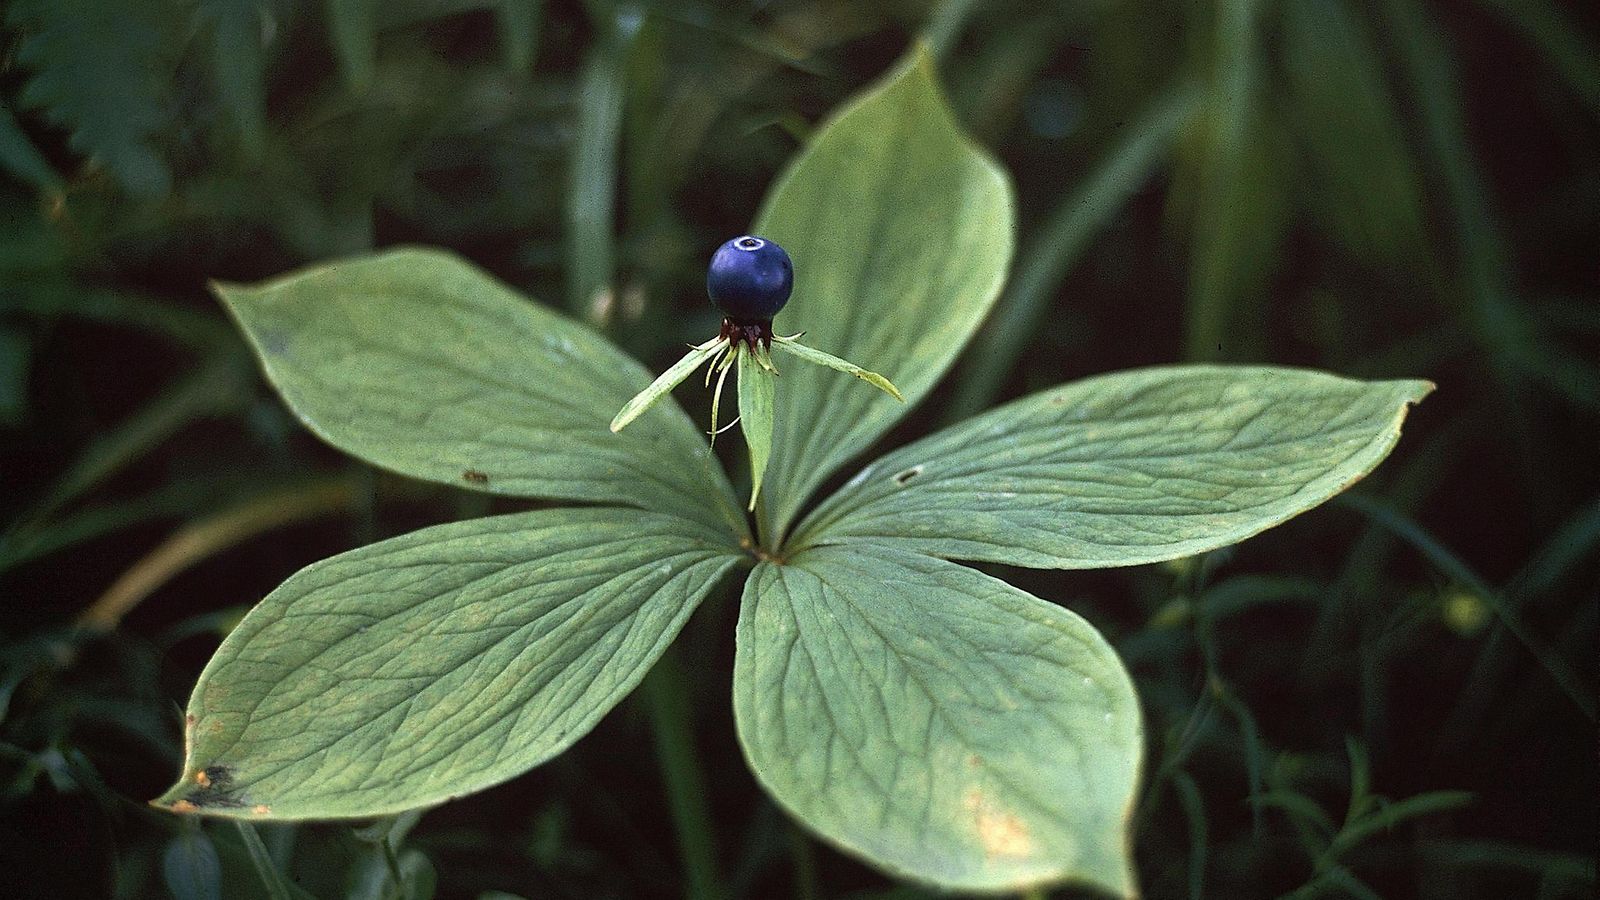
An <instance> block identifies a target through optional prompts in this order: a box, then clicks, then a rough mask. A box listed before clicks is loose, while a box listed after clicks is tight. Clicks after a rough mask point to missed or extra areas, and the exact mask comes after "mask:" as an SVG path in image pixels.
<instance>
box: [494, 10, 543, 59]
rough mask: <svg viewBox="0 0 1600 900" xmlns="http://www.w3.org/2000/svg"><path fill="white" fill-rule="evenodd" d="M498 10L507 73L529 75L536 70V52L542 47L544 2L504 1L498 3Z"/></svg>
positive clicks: (497, 18) (501, 44)
mask: <svg viewBox="0 0 1600 900" xmlns="http://www.w3.org/2000/svg"><path fill="white" fill-rule="evenodd" d="M494 11H495V23H496V26H497V31H496V33H497V34H499V36H500V52H501V54H502V55H503V56H504V57H505V62H506V71H507V72H509V73H511V74H513V75H527V74H529V72H530V70H532V69H533V57H534V52H535V51H536V50H537V49H538V46H539V20H540V18H541V17H542V15H543V13H544V2H543V0H500V2H498V3H496V4H495V7H494Z"/></svg>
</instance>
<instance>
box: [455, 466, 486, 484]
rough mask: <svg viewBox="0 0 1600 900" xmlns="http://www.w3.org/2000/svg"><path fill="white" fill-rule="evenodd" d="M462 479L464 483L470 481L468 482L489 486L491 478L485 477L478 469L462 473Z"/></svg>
mask: <svg viewBox="0 0 1600 900" xmlns="http://www.w3.org/2000/svg"><path fill="white" fill-rule="evenodd" d="M461 478H462V479H463V480H464V481H468V482H470V483H472V484H488V483H489V476H488V475H485V474H484V473H482V472H479V471H478V470H477V469H468V470H466V471H465V472H462V473H461Z"/></svg>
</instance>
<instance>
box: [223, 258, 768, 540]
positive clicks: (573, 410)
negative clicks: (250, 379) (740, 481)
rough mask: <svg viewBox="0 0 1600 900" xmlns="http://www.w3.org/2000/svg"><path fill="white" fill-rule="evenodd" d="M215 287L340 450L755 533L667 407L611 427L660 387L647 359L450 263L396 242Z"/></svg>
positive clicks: (463, 480) (682, 420) (282, 385)
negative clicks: (647, 391) (272, 276)
mask: <svg viewBox="0 0 1600 900" xmlns="http://www.w3.org/2000/svg"><path fill="white" fill-rule="evenodd" d="M217 292H218V294H219V295H220V296H221V297H222V299H223V301H224V302H225V303H226V304H227V305H228V308H229V310H230V311H232V312H233V314H234V316H235V318H237V319H238V321H239V325H240V327H242V328H243V329H244V331H245V333H246V335H247V336H248V337H249V338H250V342H251V344H252V345H253V346H254V347H255V349H256V352H257V353H258V354H259V355H260V357H261V361H262V365H263V367H264V368H265V369H266V372H267V375H268V377H269V378H270V379H271V380H272V383H273V385H274V386H276V387H277V388H278V390H279V392H280V393H282V395H283V397H284V400H285V401H286V402H287V403H288V404H289V406H290V407H291V408H293V409H294V411H295V413H296V414H297V415H298V416H299V417H300V418H301V420H302V421H304V422H305V423H306V425H307V427H309V428H311V430H313V431H315V432H316V433H317V434H318V435H320V436H321V437H322V438H323V439H324V440H326V441H328V442H329V443H331V444H333V445H334V446H336V447H338V448H340V449H341V450H344V451H346V452H348V453H352V454H354V455H356V456H359V457H361V458H363V459H366V460H368V461H370V462H373V463H375V464H377V465H379V466H383V467H384V468H387V469H392V470H394V471H396V472H399V473H401V474H404V475H410V476H412V477H414V478H424V479H427V480H429V481H437V482H441V483H444V484H453V485H456V486H458V487H464V488H469V489H475V490H482V491H488V492H490V493H497V494H512V495H516V496H524V497H550V498H556V499H563V500H583V501H591V502H603V503H620V504H624V505H628V506H641V507H644V508H646V509H653V510H656V511H658V512H670V513H678V514H681V515H684V516H687V517H690V518H694V519H696V520H697V521H701V522H704V523H706V524H709V525H711V526H713V527H717V528H721V529H723V530H724V531H731V532H732V533H735V534H741V535H742V534H743V533H744V529H745V524H744V514H743V512H742V511H741V509H740V504H739V502H738V500H737V499H736V498H735V495H734V492H733V487H732V486H731V485H729V484H728V480H727V478H726V476H724V475H723V474H722V471H721V468H720V467H719V466H718V465H717V462H716V459H715V457H713V456H712V454H711V451H710V448H708V447H707V446H706V442H705V439H704V437H703V436H702V435H701V434H700V432H699V430H698V429H697V428H695V426H694V424H693V423H692V422H690V421H689V418H688V417H687V416H685V415H684V414H683V411H682V410H681V409H679V408H678V407H677V405H676V404H674V403H672V402H671V400H670V398H662V401H661V402H660V403H658V404H657V405H656V406H655V407H654V408H652V409H651V410H650V411H649V412H646V413H645V414H644V415H642V416H641V417H640V418H639V420H638V421H637V422H634V423H633V425H632V426H630V427H629V428H628V429H627V430H626V431H624V432H622V433H621V434H612V433H611V431H610V428H609V425H610V422H611V418H612V416H613V415H614V414H615V413H616V412H617V410H619V409H621V408H622V406H623V404H625V403H626V402H627V401H628V400H629V398H631V397H633V396H634V395H635V394H637V393H638V392H639V391H640V390H642V389H643V388H644V387H645V386H646V385H648V384H649V383H650V375H649V373H648V372H646V371H645V369H644V368H643V367H642V366H640V365H639V364H638V363H637V362H634V361H633V360H632V359H631V358H629V357H628V356H626V355H624V354H623V353H622V352H620V351H619V350H617V349H616V348H615V347H613V346H612V345H611V344H610V343H609V342H607V341H606V340H605V339H604V338H602V337H600V336H599V335H597V334H595V333H594V332H593V331H591V330H590V329H588V328H585V327H583V326H581V325H579V324H577V323H575V322H572V321H570V320H568V319H566V318H564V317H562V316H559V315H557V314H555V313H553V312H551V311H549V310H547V309H545V308H543V307H541V306H539V305H537V304H535V303H531V302H529V301H528V300H526V299H524V298H523V297H521V296H519V295H517V294H516V293H514V292H513V291H511V290H510V289H508V288H506V287H505V286H504V285H502V284H500V283H499V282H497V281H495V280H494V279H492V278H490V277H489V276H487V275H485V274H484V273H483V272H481V271H479V270H478V269H476V268H474V267H473V266H471V265H470V264H468V263H466V262H464V261H462V260H461V259H459V258H457V257H455V256H453V255H451V254H449V253H445V252H442V251H436V250H420V249H405V250H396V251H391V252H387V253H380V254H376V255H372V256H365V257H358V258H355V259H349V260H345V261H341V262H336V263H331V264H327V265H322V266H317V267H315V268H311V269H306V270H302V271H300V272H298V273H295V274H292V275H289V276H286V277H284V278H280V279H278V280H276V281H271V282H267V283H265V284H261V285H256V286H252V287H241V286H234V285H227V286H219V287H218V288H217ZM480 476H481V477H480Z"/></svg>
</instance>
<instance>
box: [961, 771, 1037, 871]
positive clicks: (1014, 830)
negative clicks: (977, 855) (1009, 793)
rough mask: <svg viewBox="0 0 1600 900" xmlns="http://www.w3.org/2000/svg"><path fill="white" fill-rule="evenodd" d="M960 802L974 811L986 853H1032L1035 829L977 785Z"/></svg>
mask: <svg viewBox="0 0 1600 900" xmlns="http://www.w3.org/2000/svg"><path fill="white" fill-rule="evenodd" d="M961 802H962V805H963V806H965V807H966V809H967V812H970V813H972V824H973V827H974V830H975V831H976V832H977V835H978V845H979V846H980V847H982V848H983V855H984V856H987V857H989V858H990V859H995V858H1001V857H1004V858H1008V859H1016V858H1018V857H1024V856H1031V855H1032V854H1033V833H1032V832H1030V831H1029V830H1028V826H1027V824H1026V823H1025V822H1023V821H1022V820H1021V819H1019V818H1017V815H1016V813H1014V812H1012V811H1011V810H1009V809H1007V808H1005V807H1004V806H1001V805H1000V804H999V803H997V802H995V800H994V798H993V797H990V796H989V795H988V794H986V793H984V792H983V791H982V790H980V789H978V788H972V789H970V790H968V791H967V793H966V794H965V795H964V796H963V797H962V798H961Z"/></svg>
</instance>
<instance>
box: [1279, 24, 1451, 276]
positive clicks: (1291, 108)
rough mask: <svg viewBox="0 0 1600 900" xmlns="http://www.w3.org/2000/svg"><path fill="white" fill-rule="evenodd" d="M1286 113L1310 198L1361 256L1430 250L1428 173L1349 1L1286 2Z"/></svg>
mask: <svg viewBox="0 0 1600 900" xmlns="http://www.w3.org/2000/svg"><path fill="white" fill-rule="evenodd" d="M1280 8H1281V10H1282V14H1283V18H1282V40H1283V60H1284V63H1283V71H1284V76H1285V77H1284V82H1285V84H1286V85H1287V87H1288V91H1289V102H1287V103H1286V104H1284V108H1285V112H1286V114H1287V116H1288V117H1289V119H1290V121H1291V122H1292V124H1293V126H1294V128H1295V130H1296V131H1297V132H1298V133H1299V135H1300V138H1301V140H1302V141H1303V145H1302V150H1303V151H1304V156H1305V161H1306V164H1307V166H1308V167H1309V174H1310V176H1311V178H1312V182H1311V184H1310V185H1308V187H1309V188H1310V190H1309V191H1308V192H1307V195H1308V199H1309V200H1311V201H1312V202H1313V203H1315V204H1316V208H1315V211H1316V212H1317V213H1318V214H1319V215H1321V216H1322V217H1323V218H1324V219H1325V220H1326V221H1327V223H1328V225H1329V226H1330V227H1331V230H1332V232H1333V234H1334V236H1336V237H1337V238H1339V239H1340V240H1341V241H1343V242H1344V244H1345V245H1346V246H1347V247H1348V248H1349V249H1350V251H1351V253H1352V254H1354V255H1355V256H1356V258H1358V259H1372V260H1374V261H1375V262H1376V263H1377V264H1379V265H1390V266H1398V265H1403V264H1405V262H1406V261H1407V260H1411V259H1415V258H1417V257H1418V256H1419V255H1421V252H1422V251H1421V249H1420V244H1421V242H1422V241H1423V239H1424V227H1423V209H1422V194H1421V191H1420V185H1421V176H1420V174H1419V173H1418V172H1417V168H1416V165H1415V164H1414V162H1413V161H1412V158H1411V154H1410V151H1409V149H1408V148H1407V147H1406V142H1405V135H1404V133H1403V131H1402V129H1401V127H1400V116H1399V112H1398V111H1397V110H1396V108H1395V102H1394V98H1393V97H1392V96H1391V95H1390V93H1389V89H1388V87H1387V85H1386V84H1385V79H1384V71H1383V60H1382V58H1381V56H1380V55H1379V53H1378V48H1377V47H1376V46H1375V45H1374V44H1373V42H1372V38H1371V36H1370V35H1369V34H1368V33H1367V31H1366V29H1365V28H1364V27H1363V23H1362V22H1361V21H1359V20H1358V19H1357V18H1356V16H1355V15H1353V14H1352V12H1351V11H1350V9H1349V8H1348V7H1347V6H1346V4H1345V3H1344V0H1289V2H1286V3H1284V4H1282V6H1281V7H1280Z"/></svg>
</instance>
